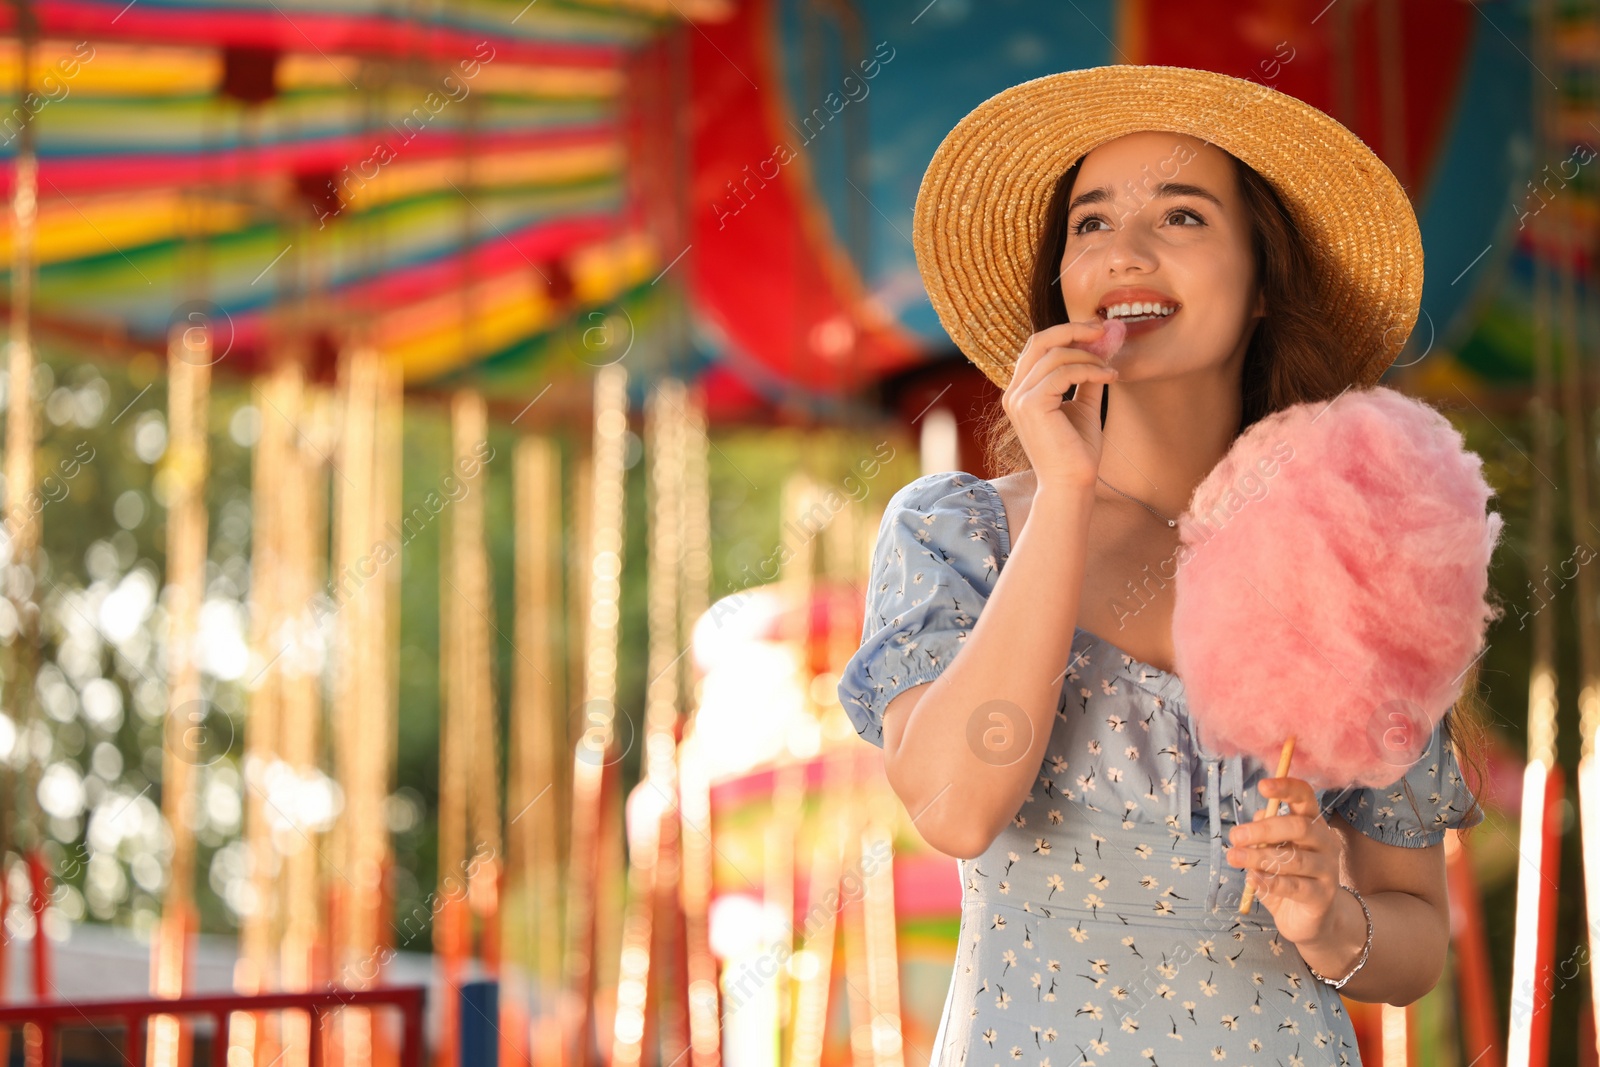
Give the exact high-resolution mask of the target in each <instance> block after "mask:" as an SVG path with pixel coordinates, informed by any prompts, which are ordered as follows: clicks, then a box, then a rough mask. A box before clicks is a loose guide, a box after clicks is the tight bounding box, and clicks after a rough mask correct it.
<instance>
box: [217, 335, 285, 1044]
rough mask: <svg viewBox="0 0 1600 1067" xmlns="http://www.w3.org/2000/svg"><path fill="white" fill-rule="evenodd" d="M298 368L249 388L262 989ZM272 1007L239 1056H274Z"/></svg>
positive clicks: (243, 983) (248, 795) (246, 972)
mask: <svg viewBox="0 0 1600 1067" xmlns="http://www.w3.org/2000/svg"><path fill="white" fill-rule="evenodd" d="M298 375H299V368H298V367H297V366H295V365H294V364H293V363H291V362H287V361H286V362H284V363H280V364H279V365H278V366H277V367H275V368H273V370H272V371H271V372H270V373H269V374H268V375H267V376H266V377H265V378H263V379H261V380H258V381H257V382H256V384H255V387H254V397H253V399H254V404H255V408H256V411H257V412H258V413H271V414H270V415H268V416H266V417H262V418H261V420H260V426H261V428H260V433H259V436H258V437H257V439H256V445H255V455H254V457H253V460H252V474H251V493H250V502H251V503H250V510H251V523H252V525H251V532H250V647H251V651H252V657H251V660H252V666H251V669H250V671H251V676H252V679H251V680H252V684H253V688H252V689H251V691H250V695H249V703H248V710H247V714H246V718H245V727H244V730H245V733H244V745H245V756H244V768H243V774H244V780H245V790H244V840H245V848H246V850H247V852H248V855H249V857H250V862H249V869H250V900H251V907H250V908H249V909H248V910H247V911H246V912H245V914H244V916H243V917H242V919H241V921H240V929H239V949H240V952H239V960H238V963H237V964H236V965H235V968H234V988H235V989H236V990H237V991H238V992H240V993H264V992H269V991H272V990H276V989H278V988H280V986H279V979H278V966H277V946H278V944H279V941H280V939H281V937H282V915H283V912H282V908H281V906H280V900H279V897H280V891H279V888H278V886H279V878H278V872H279V867H280V866H281V856H280V854H279V852H278V850H277V849H276V847H274V845H273V839H272V825H271V821H270V819H269V811H268V808H267V804H266V790H267V785H268V781H269V778H268V773H269V771H270V770H271V769H272V767H273V766H274V765H275V764H277V762H278V761H279V759H280V758H281V751H280V742H279V729H280V722H281V719H282V714H283V685H282V674H281V672H280V671H279V669H278V660H279V659H280V656H279V655H278V651H277V644H276V643H277V640H278V638H279V636H280V635H281V634H282V632H283V627H284V623H285V621H286V616H287V615H288V613H289V612H290V611H291V610H292V608H291V606H290V604H289V602H288V601H287V599H286V598H285V596H284V587H285V583H286V581H287V560H286V559H285V557H284V526H285V524H286V523H287V522H288V521H289V516H287V515H286V514H285V513H284V508H283V501H284V492H285V484H284V483H285V480H286V479H287V478H288V477H291V476H292V471H293V467H292V464H293V462H294V460H293V456H292V450H293V449H294V447H295V445H294V440H293V435H294V432H295V431H294V427H293V426H292V425H291V424H290V423H289V421H288V420H287V419H285V418H281V417H279V415H278V414H277V413H278V412H282V411H285V410H290V409H291V408H292V407H293V405H294V404H295V403H296V400H295V397H297V396H298V394H299V385H298ZM276 1019H277V1015H276V1013H267V1012H262V1013H256V1014H252V1015H247V1016H243V1017H241V1019H240V1022H238V1023H236V1024H235V1026H234V1027H233V1031H232V1039H231V1040H232V1042H233V1048H234V1049H237V1050H239V1051H238V1053H237V1054H235V1053H233V1052H232V1051H231V1050H230V1055H236V1056H237V1057H239V1058H243V1059H245V1060H247V1061H248V1062H252V1063H258V1062H271V1061H272V1060H273V1059H274V1058H276V1056H277V1054H278V1048H277V1044H276V1038H275V1032H276V1029H277V1028H276V1025H275V1023H276Z"/></svg>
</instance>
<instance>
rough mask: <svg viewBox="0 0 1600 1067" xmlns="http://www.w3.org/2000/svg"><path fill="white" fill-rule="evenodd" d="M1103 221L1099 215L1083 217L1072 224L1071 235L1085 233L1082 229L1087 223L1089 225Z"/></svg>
mask: <svg viewBox="0 0 1600 1067" xmlns="http://www.w3.org/2000/svg"><path fill="white" fill-rule="evenodd" d="M1104 221H1105V220H1104V219H1102V218H1101V217H1100V216H1099V215H1085V216H1084V217H1083V218H1081V219H1079V220H1078V221H1077V222H1075V223H1073V224H1072V232H1073V233H1084V232H1086V231H1085V230H1084V227H1085V226H1087V225H1088V224H1089V223H1091V222H1104Z"/></svg>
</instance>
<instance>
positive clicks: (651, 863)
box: [611, 378, 685, 1067]
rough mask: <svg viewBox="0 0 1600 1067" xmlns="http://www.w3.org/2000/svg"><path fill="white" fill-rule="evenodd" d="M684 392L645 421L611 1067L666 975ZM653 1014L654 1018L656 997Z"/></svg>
mask: <svg viewBox="0 0 1600 1067" xmlns="http://www.w3.org/2000/svg"><path fill="white" fill-rule="evenodd" d="M684 392H685V390H684V387H683V383H682V382H680V381H678V380H676V379H672V378H666V379H662V380H661V381H660V382H659V383H658V384H657V385H656V387H655V390H654V392H653V394H652V395H651V399H650V406H649V409H648V411H647V413H646V414H647V416H648V418H649V429H648V436H649V442H648V448H647V452H648V454H649V457H650V484H649V489H650V492H649V507H650V550H649V563H648V573H647V580H648V601H649V602H648V615H649V620H648V621H649V636H648V650H647V653H646V664H647V666H646V670H647V671H648V672H649V681H648V682H647V684H646V687H645V726H644V760H643V762H644V774H643V776H642V780H641V781H640V783H639V784H638V786H637V787H635V789H634V793H633V796H632V797H630V800H629V804H628V808H629V815H628V820H627V830H628V840H629V845H630V849H629V870H628V882H627V889H628V895H627V904H626V909H627V913H626V916H625V918H624V920H623V930H622V951H621V956H620V959H619V966H618V980H617V1010H616V1016H615V1019H614V1021H613V1044H612V1049H611V1063H612V1064H615V1065H618V1067H622V1065H630V1067H631V1065H636V1064H639V1063H641V1062H642V1061H643V1059H644V1057H645V1048H644V1043H645V1037H646V1033H647V1026H646V1023H647V1013H648V1012H649V1010H650V1008H651V1007H652V1004H651V999H650V995H649V993H650V986H651V979H652V967H656V968H659V967H662V966H668V967H670V966H671V961H670V960H662V959H660V958H657V957H654V950H655V947H656V944H657V943H658V941H659V940H660V938H661V928H662V926H664V925H665V922H664V920H666V919H667V917H666V916H662V915H658V910H659V907H660V903H661V897H662V888H663V885H662V880H663V879H665V878H670V877H671V874H672V873H673V871H674V870H675V868H676V862H675V860H676V856H675V855H672V856H664V855H663V854H662V847H663V845H664V844H666V843H668V841H670V842H671V843H672V844H674V845H675V844H676V833H675V832H673V831H669V830H667V828H668V827H672V828H674V830H675V828H676V825H677V820H678V814H677V777H678V776H677V764H676V752H677V736H678V735H677V729H678V715H679V708H680V696H681V689H682V687H681V686H680V685H679V684H678V678H679V674H678V672H677V671H675V670H674V669H673V668H674V667H676V666H677V663H678V661H679V660H680V659H681V658H682V657H683V651H682V641H681V637H680V633H679V621H680V618H679V613H680V608H679V603H678V599H679V579H680V568H681V565H682V560H681V556H682V551H683V549H682V519H681V510H682V502H683V418H682V415H681V412H682V408H683V397H684ZM664 831H665V834H664ZM673 888H674V889H675V886H673ZM674 895H675V894H674ZM675 910H676V909H674V911H675ZM658 984H659V983H658ZM654 1006H655V1007H656V1008H657V1010H658V1013H659V1010H660V1008H661V1004H660V1001H659V998H658V999H657V1001H656V1003H655V1005H654ZM682 1051H683V1049H682V1047H678V1048H673V1047H668V1046H663V1048H662V1049H661V1055H662V1056H663V1057H664V1058H666V1059H667V1060H668V1061H669V1062H670V1061H673V1060H676V1059H677V1058H678V1057H679V1056H680V1055H681V1054H682Z"/></svg>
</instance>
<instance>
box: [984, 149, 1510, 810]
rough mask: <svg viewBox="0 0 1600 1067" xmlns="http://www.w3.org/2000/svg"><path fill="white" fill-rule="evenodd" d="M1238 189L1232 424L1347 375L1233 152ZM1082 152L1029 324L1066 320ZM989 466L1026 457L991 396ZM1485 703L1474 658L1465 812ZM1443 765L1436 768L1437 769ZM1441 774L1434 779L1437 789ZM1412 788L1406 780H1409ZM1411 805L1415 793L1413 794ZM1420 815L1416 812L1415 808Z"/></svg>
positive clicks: (1053, 218)
mask: <svg viewBox="0 0 1600 1067" xmlns="http://www.w3.org/2000/svg"><path fill="white" fill-rule="evenodd" d="M1226 154H1227V156H1228V158H1229V159H1230V160H1232V161H1233V165H1234V173H1235V174H1236V175H1237V177H1238V182H1239V192H1240V196H1241V199H1242V200H1243V201H1244V205H1245V209H1246V215H1247V217H1248V219H1249V222H1250V245H1251V250H1252V252H1253V258H1254V261H1255V275H1256V281H1257V284H1259V285H1260V286H1261V289H1262V292H1263V293H1264V294H1265V297H1266V308H1267V314H1266V316H1265V317H1264V318H1262V319H1261V320H1260V321H1259V322H1258V323H1257V324H1256V328H1255V332H1254V333H1253V334H1252V335H1251V337H1250V343H1249V345H1248V347H1247V348H1246V349H1245V358H1244V368H1243V375H1242V381H1241V384H1240V392H1241V400H1242V408H1243V410H1242V413H1241V416H1240V422H1239V430H1238V432H1239V433H1241V434H1242V433H1243V432H1244V431H1245V430H1246V429H1248V428H1249V427H1250V426H1251V425H1252V424H1254V423H1255V422H1256V421H1257V420H1259V419H1261V418H1263V417H1264V416H1266V415H1270V414H1272V413H1273V412H1275V411H1281V410H1283V409H1284V408H1287V407H1290V406H1292V405H1294V404H1299V403H1306V402H1310V401H1316V400H1331V399H1332V398H1334V397H1336V396H1338V395H1339V394H1340V393H1341V392H1342V391H1344V389H1345V388H1346V387H1347V386H1348V385H1349V384H1350V382H1349V379H1348V376H1347V374H1346V373H1345V371H1344V369H1343V368H1344V367H1345V366H1346V364H1345V361H1344V354H1343V353H1342V352H1341V351H1340V348H1339V344H1338V341H1337V340H1336V339H1335V337H1334V334H1333V331H1331V330H1329V329H1328V328H1327V325H1326V323H1325V321H1324V316H1323V315H1322V314H1321V312H1320V309H1321V307H1322V306H1323V301H1322V293H1321V291H1320V289H1319V287H1318V284H1317V280H1316V271H1315V268H1314V260H1313V256H1312V253H1311V249H1310V248H1309V246H1308V245H1307V243H1306V240H1305V237H1304V235H1303V234H1302V233H1301V231H1300V228H1299V227H1298V226H1297V225H1296V224H1295V221H1294V218H1293V217H1292V216H1291V215H1290V214H1289V212H1288V210H1287V209H1286V208H1285V207H1284V204H1283V201H1282V199H1281V198H1280V197H1279V196H1278V193H1277V190H1276V189H1274V188H1273V187H1272V184H1271V183H1270V182H1268V181H1267V180H1266V179H1265V178H1263V177H1262V176H1261V175H1260V174H1258V173H1257V172H1256V170H1255V169H1254V168H1253V167H1251V166H1250V165H1249V164H1247V163H1245V162H1244V161H1243V160H1241V159H1239V158H1238V157H1237V156H1235V155H1233V154H1232V153H1226ZM1082 163H1083V160H1082V159H1081V158H1080V159H1079V160H1078V161H1077V162H1076V163H1073V164H1072V166H1070V167H1068V168H1067V169H1066V171H1064V172H1063V173H1062V175H1061V177H1060V178H1058V179H1056V184H1055V188H1054V189H1053V190H1052V192H1051V195H1050V201H1049V204H1048V205H1047V206H1046V209H1045V218H1044V226H1043V228H1042V229H1041V231H1040V234H1039V243H1038V247H1037V248H1035V249H1034V257H1033V272H1032V276H1031V279H1030V285H1029V291H1028V310H1029V316H1030V319H1031V320H1032V324H1033V330H1034V332H1038V331H1039V330H1043V329H1045V328H1047V327H1050V326H1055V325H1057V324H1059V323H1063V322H1066V321H1068V318H1067V308H1066V304H1065V302H1064V301H1063V298H1062V295H1061V276H1060V273H1059V270H1058V267H1059V265H1060V263H1061V258H1062V256H1063V255H1064V254H1065V253H1066V246H1067V217H1068V212H1067V207H1068V205H1070V204H1071V202H1072V188H1073V185H1074V184H1075V183H1076V182H1077V179H1078V170H1079V168H1080V167H1081V166H1082ZM1112 391H1113V388H1112V386H1110V385H1107V386H1106V388H1105V390H1104V392H1103V393H1102V394H1101V401H1100V423H1101V425H1102V426H1103V425H1105V418H1106V410H1107V408H1108V406H1109V403H1110V399H1111V393H1112ZM980 436H981V437H982V439H983V441H984V446H985V450H986V452H987V453H988V457H989V466H990V467H991V469H993V470H994V471H995V473H996V474H997V475H1005V474H1012V473H1016V472H1018V471H1024V470H1029V469H1031V467H1032V466H1033V464H1032V462H1031V461H1030V460H1029V459H1028V455H1027V452H1026V451H1025V450H1024V449H1023V447H1022V442H1021V440H1020V439H1019V438H1018V437H1017V431H1016V427H1014V426H1013V425H1012V424H1011V420H1010V418H1009V417H1007V415H1006V413H1005V409H1004V408H1003V407H1002V406H1001V404H1000V402H999V401H998V400H996V401H995V402H993V403H992V404H991V405H990V407H989V409H988V411H987V412H986V414H985V425H984V426H983V428H982V429H981V431H980ZM1486 712H1487V705H1486V704H1485V702H1484V700H1483V697H1482V695H1481V693H1480V691H1479V686H1478V662H1477V661H1475V662H1474V663H1473V665H1472V667H1471V668H1470V669H1469V670H1468V672H1467V676H1466V681H1465V683H1464V685H1463V688H1462V692H1461V696H1460V698H1459V699H1457V701H1456V702H1455V705H1454V707H1453V708H1452V709H1451V710H1450V711H1449V712H1447V713H1446V714H1445V717H1444V721H1443V725H1444V729H1443V734H1444V740H1445V742H1446V743H1447V744H1450V745H1452V746H1453V747H1454V748H1455V751H1456V755H1457V757H1458V760H1459V761H1460V763H1461V765H1462V771H1463V776H1464V778H1465V780H1466V783H1467V786H1468V788H1469V790H1470V791H1471V792H1472V795H1473V807H1472V809H1471V811H1477V810H1479V808H1480V807H1481V805H1480V803H1479V795H1480V794H1479V790H1480V789H1481V787H1482V786H1483V784H1484V782H1485V781H1486V779H1485V776H1484V766H1483V763H1484V743H1483V742H1484V734H1485V728H1484V722H1485V715H1486ZM1441 771H1442V768H1441ZM1445 784H1446V783H1445V782H1443V781H1440V782H1439V783H1438V785H1439V787H1440V788H1441V790H1442V789H1443V787H1444V786H1445ZM1407 792H1408V793H1409V787H1408V789H1407ZM1411 802H1412V806H1413V809H1415V808H1416V798H1415V797H1412V798H1411ZM1418 816H1419V821H1420V818H1421V815H1420V812H1418Z"/></svg>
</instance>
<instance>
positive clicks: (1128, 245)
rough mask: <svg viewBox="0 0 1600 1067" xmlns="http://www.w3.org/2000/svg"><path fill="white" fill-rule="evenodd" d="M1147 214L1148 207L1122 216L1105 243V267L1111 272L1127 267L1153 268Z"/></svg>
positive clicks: (1148, 211)
mask: <svg viewBox="0 0 1600 1067" xmlns="http://www.w3.org/2000/svg"><path fill="white" fill-rule="evenodd" d="M1149 214H1150V208H1149V206H1148V205H1146V206H1145V207H1143V208H1142V209H1137V210H1134V211H1132V212H1130V213H1129V214H1127V215H1126V216H1124V217H1123V219H1122V222H1121V224H1120V225H1118V226H1117V227H1116V228H1115V229H1113V230H1112V232H1111V236H1110V238H1109V239H1108V240H1107V242H1106V250H1105V251H1106V266H1107V267H1109V268H1111V269H1112V270H1123V269H1126V268H1128V267H1141V268H1145V269H1149V268H1151V267H1153V266H1155V258H1154V254H1153V251H1152V249H1151V238H1150V226H1149V220H1148V218H1147V217H1146V216H1148V215H1149Z"/></svg>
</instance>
